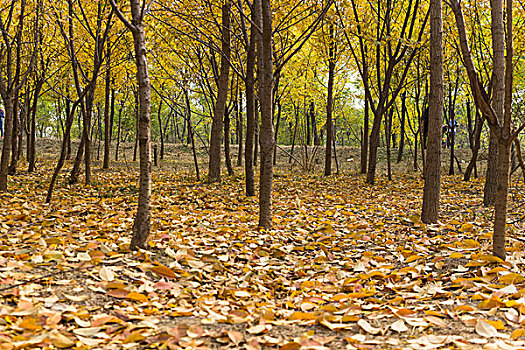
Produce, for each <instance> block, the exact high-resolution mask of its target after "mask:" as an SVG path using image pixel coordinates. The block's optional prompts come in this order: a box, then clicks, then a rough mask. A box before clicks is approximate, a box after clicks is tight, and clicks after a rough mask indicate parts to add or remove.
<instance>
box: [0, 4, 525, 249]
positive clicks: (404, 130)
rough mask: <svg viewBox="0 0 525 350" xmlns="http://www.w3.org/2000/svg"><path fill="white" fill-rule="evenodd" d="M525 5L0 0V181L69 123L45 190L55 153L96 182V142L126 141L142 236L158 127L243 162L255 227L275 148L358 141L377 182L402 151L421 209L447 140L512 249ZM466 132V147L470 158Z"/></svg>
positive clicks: (165, 138) (220, 173) (218, 162)
mask: <svg viewBox="0 0 525 350" xmlns="http://www.w3.org/2000/svg"><path fill="white" fill-rule="evenodd" d="M514 5H516V4H514ZM524 15H525V13H524V9H523V6H522V4H517V6H513V2H512V0H506V1H505V2H504V1H502V0H492V1H490V2H489V1H477V0H475V1H474V0H465V1H458V0H450V1H445V2H442V1H441V0H429V1H427V0H387V1H381V0H373V1H362V0H311V1H302V0H292V1H280V0H273V1H271V0H253V1H248V0H246V1H242V0H238V1H235V0H221V1H216V0H203V1H191V0H178V1H166V0H130V1H124V0H121V1H119V0H100V1H81V0H55V1H47V0H35V1H27V0H12V1H3V2H2V3H1V4H0V32H1V33H0V34H1V40H0V96H1V101H0V102H1V103H0V105H1V106H2V107H3V109H4V110H5V121H4V124H5V133H4V139H3V142H2V153H1V162H0V191H2V192H6V191H9V184H10V182H9V180H11V181H18V179H17V177H16V176H13V175H16V174H17V173H20V172H24V171H26V170H27V171H28V172H30V173H31V172H34V171H35V169H36V168H38V167H39V163H40V161H41V159H39V150H38V148H37V146H36V144H37V139H39V138H53V139H58V140H61V151H60V153H59V158H58V159H57V160H56V163H55V170H54V173H53V174H52V175H51V174H50V176H49V179H48V181H49V182H48V192H47V202H48V203H49V202H51V201H52V200H53V199H52V196H53V192H54V191H55V190H56V187H57V186H61V183H60V182H59V181H58V182H57V179H59V178H60V176H61V172H62V169H63V167H64V164H66V163H67V162H71V164H72V166H71V172H70V174H69V176H68V179H69V180H68V181H69V183H71V184H73V183H76V182H78V181H79V175H80V174H83V178H84V183H85V185H86V186H89V185H90V184H91V181H92V180H91V179H92V171H93V170H92V169H93V166H94V165H93V160H94V159H97V160H98V159H99V158H100V155H102V158H103V162H102V164H101V167H102V168H104V169H107V168H111V166H112V165H111V160H113V161H118V160H119V158H121V157H122V156H121V155H120V154H121V152H122V148H123V144H124V143H131V144H133V143H134V145H135V146H134V153H135V157H134V158H137V159H138V164H139V166H138V174H139V191H138V209H137V213H136V216H135V221H134V224H133V238H132V241H131V248H132V249H137V248H147V247H148V235H149V233H150V230H151V192H152V186H153V187H154V186H155V185H154V182H153V180H152V176H151V172H152V162H153V159H154V160H155V162H156V161H157V152H158V157H159V158H160V160H163V159H164V157H166V156H167V151H166V147H165V145H166V144H168V143H178V144H184V145H188V146H189V147H190V148H191V153H192V157H193V161H194V162H193V163H194V174H195V177H196V178H195V180H196V181H201V178H202V179H205V180H206V181H207V182H209V183H215V182H220V181H223V180H224V170H223V168H225V169H226V171H227V173H228V176H233V175H235V172H241V173H243V174H242V175H243V177H244V179H245V189H244V192H245V194H246V195H247V196H256V195H257V196H258V200H259V208H260V212H259V219H258V226H259V227H260V228H261V229H265V230H270V229H271V228H272V180H273V176H274V165H275V164H276V160H277V159H276V157H277V154H284V156H283V157H286V161H287V162H289V163H292V164H293V165H295V166H297V167H301V168H302V170H304V171H312V170H313V169H315V161H314V158H315V155H316V154H324V162H323V164H324V167H323V169H324V171H323V174H324V175H326V176H330V175H331V174H333V173H334V170H336V171H338V169H339V163H338V161H340V159H338V158H337V156H338V154H337V152H338V150H339V149H340V148H344V147H353V148H359V149H360V151H359V154H360V157H361V159H360V163H359V164H360V166H359V169H358V170H359V172H360V173H362V174H366V179H363V180H364V183H366V186H374V184H375V183H376V178H377V175H378V174H377V165H378V162H379V159H380V158H381V157H382V154H383V153H382V152H383V150H384V151H385V152H386V162H387V177H388V179H389V180H392V179H393V178H395V176H396V175H395V173H394V174H393V173H392V164H393V163H401V162H403V161H404V162H405V163H406V164H407V166H406V167H407V169H406V170H407V171H412V170H414V171H420V172H421V173H422V175H423V176H424V180H425V188H424V191H423V200H422V202H423V204H422V212H421V213H422V214H421V218H422V220H423V222H425V223H429V224H431V223H436V222H437V221H438V220H439V201H440V182H441V176H440V175H441V171H442V168H443V167H442V163H443V164H444V162H445V159H444V158H443V157H442V155H443V154H448V155H450V158H449V159H447V160H446V161H447V162H448V164H449V166H448V169H449V174H451V175H452V174H456V173H457V171H459V172H463V170H465V175H464V179H465V181H469V180H470V178H471V176H472V175H471V174H472V172H473V173H474V176H476V177H477V176H485V180H484V181H485V193H484V203H485V205H486V206H494V208H495V215H494V227H493V231H494V234H493V254H494V255H495V256H497V257H499V258H501V259H505V231H506V221H507V198H508V188H509V175H510V174H511V172H514V171H515V170H516V168H517V167H518V166H512V165H513V164H518V165H521V166H522V167H523V160H522V159H521V150H520V145H521V141H522V137H521V135H520V133H521V131H522V130H523V128H524V127H525V123H524V120H523V115H522V114H523V113H522V110H523V108H522V107H523V106H522V104H523V101H524V100H525V99H524V97H525V96H523V89H522V87H523V85H524V82H525V80H523V74H522V73H523V71H524V69H523V67H525V65H524V64H523V62H522V56H523V55H522V51H523V48H525V41H524V39H523V38H525V37H524V36H523V35H522V31H523V30H524V29H525V26H523V21H524V19H525V17H524ZM232 144H233V145H236V146H235V148H232V147H231V145H232ZM24 147H25V154H24ZM444 147H446V148H447V149H449V151H447V153H443V149H444ZM201 148H204V149H205V150H206V152H207V156H208V162H207V164H199V161H198V157H197V153H198V152H199V149H201ZM321 148H324V152H321V151H319V149H321ZM101 149H102V150H101ZM232 149H235V150H237V154H236V158H235V155H234V154H233V151H232ZM458 149H468V150H470V153H469V154H471V160H470V162H469V164H468V166H467V167H466V169H462V167H461V162H460V161H459V160H458V157H457V154H456V153H455V152H458ZM111 150H113V152H114V153H113V154H112V153H111ZM392 150H395V151H396V152H397V154H395V155H393V154H392ZM75 152H76V153H75ZM152 152H153V154H152ZM480 153H483V154H485V153H486V154H487V162H486V164H487V166H486V173H482V172H481V170H480V169H479V168H478V167H479V164H480V163H479V162H477V159H478V157H479V155H480ZM23 159H25V160H27V169H21V166H20V164H21V163H20V160H23ZM223 159H224V162H223V161H222V160H223ZM134 160H135V159H134ZM243 163H244V164H243ZM23 164H25V163H23ZM97 164H98V163H97ZM97 166H98V165H97ZM241 166H243V168H241ZM334 167H336V169H334ZM206 168H207V171H206V175H205V176H202V175H201V174H202V172H203V169H206ZM257 169H259V171H257ZM482 170H483V171H485V167H483V169H482ZM257 174H258V176H257ZM256 179H259V185H258V186H256Z"/></svg>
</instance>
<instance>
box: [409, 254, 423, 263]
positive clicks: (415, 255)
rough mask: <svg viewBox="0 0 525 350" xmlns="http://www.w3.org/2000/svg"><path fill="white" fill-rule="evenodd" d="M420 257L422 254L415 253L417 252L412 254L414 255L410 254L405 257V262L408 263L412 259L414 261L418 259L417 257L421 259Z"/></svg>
mask: <svg viewBox="0 0 525 350" xmlns="http://www.w3.org/2000/svg"><path fill="white" fill-rule="evenodd" d="M421 258H422V256H420V255H417V254H414V255H412V256H409V257H408V258H407V260H406V262H407V263H410V262H412V261H415V260H418V259H421Z"/></svg>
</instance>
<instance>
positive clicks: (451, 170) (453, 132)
mask: <svg viewBox="0 0 525 350" xmlns="http://www.w3.org/2000/svg"><path fill="white" fill-rule="evenodd" d="M449 113H450V117H449V123H450V124H451V125H449V127H450V128H451V130H449V136H450V138H449V140H450V159H449V169H448V174H449V175H454V150H455V146H456V128H455V126H454V122H455V121H456V120H455V115H456V113H455V112H454V106H452V109H451V110H449Z"/></svg>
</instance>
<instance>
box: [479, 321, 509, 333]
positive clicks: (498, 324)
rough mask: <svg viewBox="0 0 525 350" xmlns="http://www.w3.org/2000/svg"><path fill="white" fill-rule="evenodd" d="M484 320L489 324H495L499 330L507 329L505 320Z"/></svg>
mask: <svg viewBox="0 0 525 350" xmlns="http://www.w3.org/2000/svg"><path fill="white" fill-rule="evenodd" d="M483 321H485V322H487V323H488V324H490V325H492V326H494V328H496V329H497V330H499V331H501V330H504V329H505V323H503V321H499V320H498V321H490V320H483Z"/></svg>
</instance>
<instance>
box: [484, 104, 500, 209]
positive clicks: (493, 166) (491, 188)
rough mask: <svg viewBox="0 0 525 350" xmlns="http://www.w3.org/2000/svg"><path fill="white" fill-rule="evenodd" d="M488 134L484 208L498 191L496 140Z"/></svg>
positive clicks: (492, 200) (491, 132)
mask: <svg viewBox="0 0 525 350" xmlns="http://www.w3.org/2000/svg"><path fill="white" fill-rule="evenodd" d="M494 103H495V102H494V98H493V104H494ZM489 133H490V136H489V156H488V159H487V172H486V175H485V186H484V188H483V205H484V206H485V207H490V206H492V205H494V201H495V199H496V191H497V189H498V138H497V136H496V135H495V134H494V132H493V131H492V130H490V131H489Z"/></svg>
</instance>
